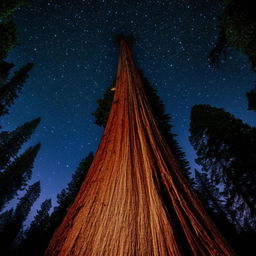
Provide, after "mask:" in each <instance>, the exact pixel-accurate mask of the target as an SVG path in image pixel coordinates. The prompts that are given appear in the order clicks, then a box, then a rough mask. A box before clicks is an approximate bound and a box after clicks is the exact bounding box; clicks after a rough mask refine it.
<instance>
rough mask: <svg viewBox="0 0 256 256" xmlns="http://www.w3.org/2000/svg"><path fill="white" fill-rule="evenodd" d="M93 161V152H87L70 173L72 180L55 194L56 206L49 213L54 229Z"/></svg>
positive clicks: (71, 201)
mask: <svg viewBox="0 0 256 256" xmlns="http://www.w3.org/2000/svg"><path fill="white" fill-rule="evenodd" d="M92 161H93V154H92V153H89V154H88V155H87V156H86V157H85V158H84V159H83V160H82V161H81V162H80V164H79V166H78V168H77V169H76V171H75V172H74V174H73V175H72V180H71V181H70V182H69V183H68V185H67V187H66V188H65V189H63V190H62V191H61V192H60V193H59V194H58V195H57V203H58V206H57V207H55V208H54V211H53V213H52V215H51V221H52V222H53V223H54V226H55V227H54V229H55V228H56V227H58V226H59V224H60V223H61V221H62V219H63V218H64V217H65V215H66V213H67V210H68V208H69V207H70V206H71V205H72V203H73V202H74V200H75V198H76V195H77V193H78V191H79V189H80V187H81V185H82V183H83V181H84V179H85V176H86V174H87V172H88V170H89V168H90V166H91V163H92Z"/></svg>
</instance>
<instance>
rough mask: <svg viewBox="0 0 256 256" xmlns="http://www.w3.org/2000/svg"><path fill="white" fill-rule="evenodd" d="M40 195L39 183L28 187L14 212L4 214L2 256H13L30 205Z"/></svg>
mask: <svg viewBox="0 0 256 256" xmlns="http://www.w3.org/2000/svg"><path fill="white" fill-rule="evenodd" d="M39 195H40V182H39V181H38V182H35V183H34V184H32V185H31V186H29V187H28V189H27V191H26V193H25V195H24V196H23V197H22V198H21V199H20V200H19V202H18V204H17V207H16V209H15V211H12V210H10V211H8V212H7V213H4V214H3V215H4V217H2V216H1V217H0V219H3V220H5V222H4V223H3V225H2V230H1V231H2V232H1V233H0V241H1V243H2V246H1V253H2V255H13V254H14V251H15V248H16V247H17V246H18V244H19V234H20V232H21V231H22V228H23V222H24V221H25V220H26V218H27V216H28V214H29V212H30V210H31V207H32V205H33V204H34V202H35V201H36V199H37V198H38V197H39Z"/></svg>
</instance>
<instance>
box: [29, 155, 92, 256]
mask: <svg viewBox="0 0 256 256" xmlns="http://www.w3.org/2000/svg"><path fill="white" fill-rule="evenodd" d="M92 161H93V154H92V153H89V154H88V155H87V156H86V157H85V158H84V159H83V160H82V161H81V162H80V164H79V166H78V168H77V169H76V171H75V172H74V174H73V175H72V179H71V181H70V182H69V183H68V185H67V187H66V188H65V189H63V190H62V191H61V192H60V193H59V194H58V195H57V203H58V206H56V207H55V208H54V211H53V212H52V214H51V216H50V220H49V226H48V227H47V230H46V231H45V232H44V233H43V236H41V237H40V239H38V243H41V244H42V246H41V247H40V250H38V251H37V254H36V255H38V256H40V255H44V251H45V250H46V247H47V245H48V243H49V241H50V239H51V237H52V235H53V233H54V231H55V229H56V228H57V227H58V226H59V225H60V224H61V222H62V220H63V218H64V217H65V216H66V213H67V210H68V208H69V207H70V206H71V205H72V204H73V202H74V200H75V198H76V196H77V193H78V191H79V189H80V187H81V185H82V183H83V181H84V179H85V176H86V174H87V172H88V170H89V168H90V166H91V163H92ZM28 255H29V254H28Z"/></svg>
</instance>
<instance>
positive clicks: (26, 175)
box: [0, 143, 40, 210]
mask: <svg viewBox="0 0 256 256" xmlns="http://www.w3.org/2000/svg"><path fill="white" fill-rule="evenodd" d="M39 149H40V143H38V144H37V145H35V146H34V147H29V148H28V149H27V150H26V151H25V152H24V153H23V154H22V155H21V156H19V157H17V158H16V159H15V160H14V161H13V162H12V163H11V164H10V165H8V166H7V167H6V168H5V170H4V171H3V172H1V173H0V210H1V209H3V207H4V206H5V204H6V203H7V202H8V201H9V200H11V199H13V197H14V196H15V195H17V192H18V190H22V189H24V188H25V187H26V185H27V182H28V181H29V180H30V179H31V175H32V168H33V163H34V160H35V158H36V155H37V153H38V151H39Z"/></svg>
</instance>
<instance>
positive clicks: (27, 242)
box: [18, 199, 52, 256]
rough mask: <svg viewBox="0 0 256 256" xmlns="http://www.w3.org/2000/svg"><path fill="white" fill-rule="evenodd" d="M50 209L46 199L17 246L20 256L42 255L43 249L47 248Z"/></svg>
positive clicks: (49, 202)
mask: <svg viewBox="0 0 256 256" xmlns="http://www.w3.org/2000/svg"><path fill="white" fill-rule="evenodd" d="M51 207H52V203H51V199H46V200H45V201H44V202H43V203H42V204H41V208H40V210H38V211H37V214H36V216H35V218H34V220H33V221H32V222H31V224H30V226H29V228H28V229H27V230H26V231H25V232H24V233H23V240H22V242H21V245H20V246H19V250H18V251H19V254H20V255H27V256H29V255H31V256H34V255H37V256H39V255H42V252H43V250H44V248H45V247H46V246H47V241H45V235H46V232H48V229H49V225H50V215H49V210H50V208H51Z"/></svg>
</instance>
